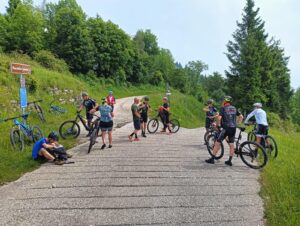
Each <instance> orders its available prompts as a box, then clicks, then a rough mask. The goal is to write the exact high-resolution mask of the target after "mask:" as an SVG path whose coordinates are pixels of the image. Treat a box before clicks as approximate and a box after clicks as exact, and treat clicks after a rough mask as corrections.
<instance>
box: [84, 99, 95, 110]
mask: <svg viewBox="0 0 300 226" xmlns="http://www.w3.org/2000/svg"><path fill="white" fill-rule="evenodd" d="M82 105H83V106H84V107H85V109H86V111H87V112H89V111H90V110H92V109H93V108H94V107H95V106H96V101H95V100H93V99H87V100H84V101H83V102H82Z"/></svg>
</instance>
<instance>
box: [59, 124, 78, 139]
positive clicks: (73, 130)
mask: <svg viewBox="0 0 300 226" xmlns="http://www.w3.org/2000/svg"><path fill="white" fill-rule="evenodd" d="M59 134H60V136H61V137H62V138H63V139H68V138H73V139H75V138H77V137H78V136H79V134H80V126H79V125H78V123H77V122H76V121H65V122H64V123H63V124H61V125H60V127H59Z"/></svg>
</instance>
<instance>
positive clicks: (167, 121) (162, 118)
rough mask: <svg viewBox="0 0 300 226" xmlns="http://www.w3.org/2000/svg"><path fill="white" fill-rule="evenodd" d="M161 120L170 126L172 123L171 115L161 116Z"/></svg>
mask: <svg viewBox="0 0 300 226" xmlns="http://www.w3.org/2000/svg"><path fill="white" fill-rule="evenodd" d="M160 118H161V121H162V122H163V124H169V123H170V117H169V114H161V115H160Z"/></svg>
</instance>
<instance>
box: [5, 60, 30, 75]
mask: <svg viewBox="0 0 300 226" xmlns="http://www.w3.org/2000/svg"><path fill="white" fill-rule="evenodd" d="M10 71H11V73H13V74H18V75H29V74H31V66H30V65H27V64H16V63H12V64H11V65H10Z"/></svg>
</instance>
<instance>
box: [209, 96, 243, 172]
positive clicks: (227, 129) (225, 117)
mask: <svg viewBox="0 0 300 226" xmlns="http://www.w3.org/2000/svg"><path fill="white" fill-rule="evenodd" d="M237 117H238V120H237ZM242 120H243V116H242V115H241V114H240V113H239V112H238V111H237V110H236V108H235V107H234V106H233V105H232V97H230V96H225V97H224V99H223V106H222V108H221V110H220V114H219V116H218V121H217V126H218V127H220V126H221V128H222V130H221V132H220V134H219V137H218V138H217V141H216V142H215V145H214V149H213V155H212V157H211V158H210V159H207V160H205V162H206V163H209V164H214V163H215V156H216V154H217V153H218V151H219V150H220V148H221V142H222V141H223V140H224V139H225V138H227V141H228V144H229V147H230V154H229V159H228V161H225V164H226V165H228V166H232V162H231V161H232V157H233V155H234V139H235V132H236V127H237V123H240V122H241V121H242Z"/></svg>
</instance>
